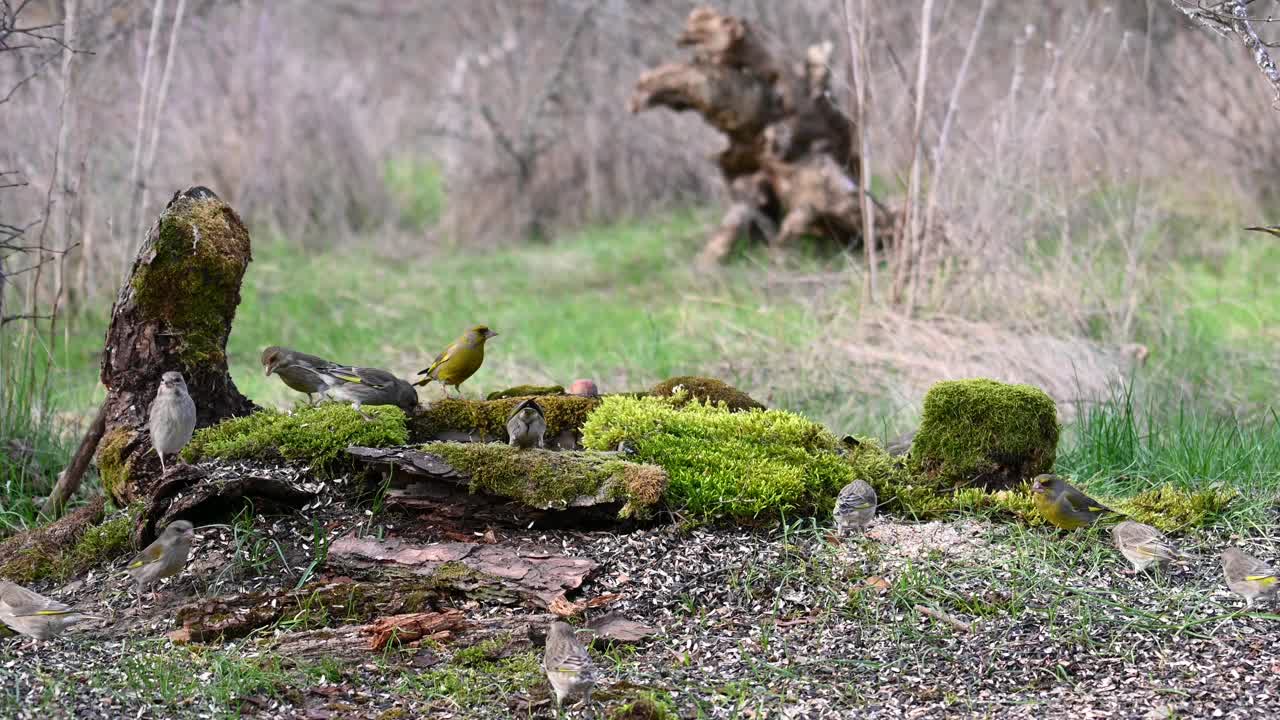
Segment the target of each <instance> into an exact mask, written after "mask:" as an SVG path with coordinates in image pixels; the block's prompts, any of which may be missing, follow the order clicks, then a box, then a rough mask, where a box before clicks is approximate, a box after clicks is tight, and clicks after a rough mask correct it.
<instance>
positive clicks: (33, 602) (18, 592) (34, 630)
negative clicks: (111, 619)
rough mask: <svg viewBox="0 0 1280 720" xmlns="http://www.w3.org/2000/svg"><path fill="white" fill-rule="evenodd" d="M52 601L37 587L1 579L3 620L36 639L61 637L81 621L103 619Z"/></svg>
mask: <svg viewBox="0 0 1280 720" xmlns="http://www.w3.org/2000/svg"><path fill="white" fill-rule="evenodd" d="M101 619H102V618H100V617H98V616H97V615H89V614H87V613H82V612H80V611H79V610H75V609H73V608H71V607H68V606H66V605H63V604H62V603H60V602H58V601H57V600H50V599H49V598H47V597H45V596H43V595H41V594H40V593H38V592H35V591H34V590H28V589H27V588H24V587H22V586H21V585H17V584H15V583H11V582H9V581H8V580H0V622H3V623H4V624H5V625H7V626H9V627H10V628H12V629H13V630H14V631H15V632H18V633H21V634H23V635H26V636H27V637H29V638H33V639H35V640H48V639H50V638H54V637H57V636H59V635H61V634H62V633H63V631H65V630H66V629H67V628H69V627H71V626H72V625H74V624H76V623H78V622H80V621H81V620H101Z"/></svg>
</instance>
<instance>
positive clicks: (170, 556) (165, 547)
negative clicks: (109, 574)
mask: <svg viewBox="0 0 1280 720" xmlns="http://www.w3.org/2000/svg"><path fill="white" fill-rule="evenodd" d="M194 537H195V528H194V527H193V526H192V525H191V523H190V522H188V521H186V520H174V521H173V522H171V523H169V526H168V527H166V528H165V529H164V532H162V533H160V537H158V538H156V540H155V542H153V543H151V544H150V545H148V546H147V547H146V549H145V550H143V551H142V552H140V553H138V555H137V556H136V557H134V558H133V560H132V561H130V563H129V565H128V566H127V567H126V568H125V571H126V572H128V573H129V575H130V576H132V577H133V579H134V580H136V581H137V582H138V604H139V605H141V604H142V592H143V591H144V590H146V588H147V586H148V585H152V584H154V583H156V582H158V581H159V580H162V579H164V578H167V577H170V576H172V575H177V574H178V573H180V572H182V567H183V566H184V565H186V564H187V556H188V555H190V554H191V540H192V538H194ZM154 594H155V593H154V591H152V595H153V596H154ZM153 599H154V597H153Z"/></svg>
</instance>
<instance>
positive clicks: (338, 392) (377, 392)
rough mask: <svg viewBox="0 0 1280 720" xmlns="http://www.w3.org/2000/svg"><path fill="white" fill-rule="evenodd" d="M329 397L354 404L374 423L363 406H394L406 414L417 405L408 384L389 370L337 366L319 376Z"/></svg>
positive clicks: (416, 399) (411, 388) (415, 393)
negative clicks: (361, 407)
mask: <svg viewBox="0 0 1280 720" xmlns="http://www.w3.org/2000/svg"><path fill="white" fill-rule="evenodd" d="M320 377H321V378H322V379H323V380H324V382H325V386H326V390H325V391H324V392H325V394H326V395H328V396H329V397H332V398H333V399H335V400H341V401H342V402H349V403H351V407H353V408H355V411H356V412H358V413H360V415H361V417H363V418H364V419H365V420H372V419H373V418H372V417H370V416H369V415H368V414H367V413H365V412H364V411H363V410H361V409H360V406H361V405H395V406H396V407H398V408H400V409H401V410H404V411H405V412H406V413H408V412H412V411H413V409H414V407H416V406H417V405H418V392H417V391H416V390H414V389H413V386H412V385H410V384H409V383H408V382H406V381H404V380H401V379H400V378H398V377H396V376H395V375H392V374H391V373H389V372H387V371H386V370H379V369H378V368H366V367H345V366H343V367H339V366H334V367H331V368H327V369H325V370H324V371H323V372H321V373H320Z"/></svg>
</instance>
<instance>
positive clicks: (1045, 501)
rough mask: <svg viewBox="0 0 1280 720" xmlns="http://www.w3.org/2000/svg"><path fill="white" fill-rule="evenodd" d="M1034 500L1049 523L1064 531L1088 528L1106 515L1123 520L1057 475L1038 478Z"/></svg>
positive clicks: (1033, 487)
mask: <svg viewBox="0 0 1280 720" xmlns="http://www.w3.org/2000/svg"><path fill="white" fill-rule="evenodd" d="M1031 500H1032V502H1033V503H1035V506H1036V510H1038V511H1040V514H1041V515H1043V516H1044V519H1045V520H1048V521H1049V522H1051V523H1053V524H1054V525H1057V526H1058V527H1060V528H1062V529H1063V530H1075V529H1077V528H1082V527H1087V526H1089V525H1092V524H1093V523H1095V522H1097V521H1098V519H1099V518H1102V517H1103V516H1106V515H1115V516H1120V513H1118V512H1116V511H1115V510H1112V509H1111V508H1109V507H1107V506H1106V505H1103V504H1102V503H1100V502H1098V501H1097V500H1094V499H1093V498H1091V497H1089V496H1088V495H1085V494H1084V493H1082V492H1080V491H1079V490H1077V489H1076V488H1075V487H1073V486H1072V485H1071V484H1070V483H1068V482H1067V481H1066V480H1063V479H1062V478H1060V477H1058V476H1057V475H1037V476H1036V478H1035V480H1034V481H1032V483H1031Z"/></svg>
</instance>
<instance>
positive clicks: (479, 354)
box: [414, 325, 498, 397]
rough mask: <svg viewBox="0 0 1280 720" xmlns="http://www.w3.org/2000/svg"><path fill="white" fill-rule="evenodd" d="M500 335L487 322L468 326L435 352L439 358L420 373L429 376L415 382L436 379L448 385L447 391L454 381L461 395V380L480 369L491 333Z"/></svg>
mask: <svg viewBox="0 0 1280 720" xmlns="http://www.w3.org/2000/svg"><path fill="white" fill-rule="evenodd" d="M497 335H498V333H496V332H494V331H492V330H490V329H489V326H487V325H476V326H473V327H470V328H467V331H466V332H464V333H462V335H461V336H460V337H459V338H458V339H457V340H454V341H453V344H452V345H450V346H449V347H447V348H445V349H444V352H442V353H440V354H439V355H437V356H436V359H435V360H434V361H433V362H432V363H431V367H429V368H427V369H426V370H422V371H421V372H419V373H418V374H419V375H425V376H426V377H424V378H423V379H421V380H419V381H418V382H416V383H414V385H418V386H422V385H426V384H427V383H430V382H431V381H432V380H435V381H437V382H439V383H440V384H441V385H444V386H445V391H446V393H447V392H448V386H450V385H452V386H453V387H454V388H455V389H456V390H457V391H458V396H459V397H461V396H462V388H461V385H462V383H464V382H466V381H467V378H469V377H471V376H472V375H474V374H475V372H476V371H477V370H479V369H480V365H481V364H482V363H484V343H485V341H486V340H488V339H489V338H491V337H497Z"/></svg>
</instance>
